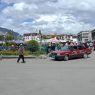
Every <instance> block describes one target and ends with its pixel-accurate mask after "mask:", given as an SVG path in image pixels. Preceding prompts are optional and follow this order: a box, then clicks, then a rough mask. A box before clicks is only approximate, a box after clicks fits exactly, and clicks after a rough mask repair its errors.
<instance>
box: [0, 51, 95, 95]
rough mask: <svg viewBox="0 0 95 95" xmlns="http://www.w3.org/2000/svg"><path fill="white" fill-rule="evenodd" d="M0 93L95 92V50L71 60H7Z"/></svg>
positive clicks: (3, 63) (76, 94) (0, 73)
mask: <svg viewBox="0 0 95 95" xmlns="http://www.w3.org/2000/svg"><path fill="white" fill-rule="evenodd" d="M0 95H95V52H93V53H92V54H91V55H90V56H89V58H88V59H73V60H69V61H54V60H51V59H50V58H47V59H39V58H36V59H26V63H25V64H23V63H16V59H4V60H2V61H0Z"/></svg>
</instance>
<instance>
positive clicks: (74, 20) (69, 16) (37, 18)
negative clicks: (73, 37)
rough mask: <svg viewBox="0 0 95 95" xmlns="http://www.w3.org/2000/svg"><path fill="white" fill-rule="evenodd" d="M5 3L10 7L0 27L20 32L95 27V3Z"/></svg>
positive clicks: (28, 0)
mask: <svg viewBox="0 0 95 95" xmlns="http://www.w3.org/2000/svg"><path fill="white" fill-rule="evenodd" d="M1 1H2V2H3V3H5V4H7V6H6V7H4V8H3V9H2V10H1V12H0V14H1V15H0V21H1V22H2V21H3V22H2V23H1V22H0V25H1V26H3V27H8V28H12V29H14V30H15V31H17V32H19V31H20V32H21V33H24V32H34V31H35V30H39V29H41V30H42V31H43V32H45V33H46V32H48V33H50V32H56V33H67V32H68V33H78V32H79V31H81V30H89V29H93V28H94V27H95V22H94V21H93V19H94V17H95V10H94V9H95V4H94V3H95V0H93V1H91V0H83V1H82V0H77V1H76V0H1ZM18 28H19V29H18Z"/></svg>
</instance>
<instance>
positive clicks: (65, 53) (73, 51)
mask: <svg viewBox="0 0 95 95" xmlns="http://www.w3.org/2000/svg"><path fill="white" fill-rule="evenodd" d="M91 52H92V49H91V48H86V47H84V46H79V45H78V46H68V47H67V46H64V47H63V48H62V49H61V50H56V51H52V52H51V53H50V57H52V58H54V59H55V60H62V59H63V60H65V61H67V60H69V59H72V58H82V57H83V58H88V55H89V54H91Z"/></svg>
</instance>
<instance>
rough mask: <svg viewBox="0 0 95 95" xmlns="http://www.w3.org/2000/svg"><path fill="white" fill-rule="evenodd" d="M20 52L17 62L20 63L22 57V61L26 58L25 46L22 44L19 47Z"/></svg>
mask: <svg viewBox="0 0 95 95" xmlns="http://www.w3.org/2000/svg"><path fill="white" fill-rule="evenodd" d="M18 53H19V57H18V59H17V63H19V61H20V59H22V63H25V60H24V47H23V45H22V44H20V47H19V49H18Z"/></svg>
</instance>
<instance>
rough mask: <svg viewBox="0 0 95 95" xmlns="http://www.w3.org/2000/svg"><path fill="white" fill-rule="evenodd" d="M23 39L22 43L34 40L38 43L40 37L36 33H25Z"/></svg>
mask: <svg viewBox="0 0 95 95" xmlns="http://www.w3.org/2000/svg"><path fill="white" fill-rule="evenodd" d="M23 38H24V42H27V41H30V40H36V41H38V42H39V41H40V36H39V34H38V33H25V34H24V35H23Z"/></svg>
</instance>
